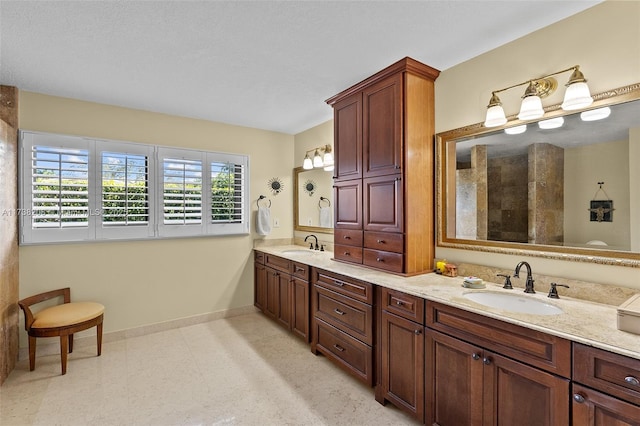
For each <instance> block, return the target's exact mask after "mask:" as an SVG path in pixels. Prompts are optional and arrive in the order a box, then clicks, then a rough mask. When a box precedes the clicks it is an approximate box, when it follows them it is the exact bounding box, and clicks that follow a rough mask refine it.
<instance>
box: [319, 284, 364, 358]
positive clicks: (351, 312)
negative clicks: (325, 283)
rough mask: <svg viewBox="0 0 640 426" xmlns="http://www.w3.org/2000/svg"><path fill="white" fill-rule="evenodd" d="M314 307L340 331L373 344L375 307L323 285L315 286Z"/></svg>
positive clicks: (320, 316)
mask: <svg viewBox="0 0 640 426" xmlns="http://www.w3.org/2000/svg"><path fill="white" fill-rule="evenodd" d="M313 298H314V300H313V309H314V315H315V317H316V318H319V319H321V320H323V321H325V322H327V323H329V324H331V325H333V326H334V327H336V328H338V329H339V330H340V331H343V332H345V333H348V334H350V335H351V336H353V337H355V338H356V339H359V340H362V341H363V342H364V343H366V344H368V345H373V308H372V307H371V305H367V304H366V303H362V302H358V301H356V300H353V299H350V298H348V297H346V296H343V295H341V294H338V293H336V292H334V291H331V290H327V289H326V288H324V287H321V286H314V293H313Z"/></svg>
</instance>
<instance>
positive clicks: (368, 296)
mask: <svg viewBox="0 0 640 426" xmlns="http://www.w3.org/2000/svg"><path fill="white" fill-rule="evenodd" d="M312 275H313V279H312V281H313V284H315V285H318V286H321V287H324V288H326V289H329V290H331V291H335V292H336V293H339V294H342V295H344V296H348V297H351V298H353V299H356V300H358V301H360V302H364V303H366V304H369V305H373V284H371V283H365V282H362V281H359V280H356V279H354V278H349V277H345V276H343V275H340V274H336V273H333V272H329V271H325V270H324V269H317V268H314V269H313V274H312Z"/></svg>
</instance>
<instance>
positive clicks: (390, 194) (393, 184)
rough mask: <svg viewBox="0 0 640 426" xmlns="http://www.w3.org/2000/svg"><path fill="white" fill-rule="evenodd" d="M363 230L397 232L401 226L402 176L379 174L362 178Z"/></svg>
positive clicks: (401, 229)
mask: <svg viewBox="0 0 640 426" xmlns="http://www.w3.org/2000/svg"><path fill="white" fill-rule="evenodd" d="M363 185H364V188H363V191H364V211H363V214H364V218H363V220H364V230H365V231H384V232H398V233H401V232H402V231H403V226H402V223H403V221H402V211H403V210H402V206H403V199H404V197H403V193H402V178H401V177H400V176H381V177H375V178H368V179H364V180H363Z"/></svg>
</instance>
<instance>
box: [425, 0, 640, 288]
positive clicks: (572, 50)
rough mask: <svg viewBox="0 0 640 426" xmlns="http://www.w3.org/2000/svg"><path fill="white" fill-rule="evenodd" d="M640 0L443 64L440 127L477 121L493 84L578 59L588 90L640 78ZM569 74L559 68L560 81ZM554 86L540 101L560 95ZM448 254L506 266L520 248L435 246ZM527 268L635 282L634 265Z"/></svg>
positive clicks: (515, 103)
mask: <svg viewBox="0 0 640 426" xmlns="http://www.w3.org/2000/svg"><path fill="white" fill-rule="evenodd" d="M639 24H640V2H622V1H606V2H604V3H601V4H599V5H597V6H595V7H593V8H591V9H588V10H586V11H584V12H582V13H580V14H577V15H574V16H572V17H570V18H568V19H566V20H564V21H561V22H559V23H557V24H554V25H551V26H549V27H546V28H543V29H542V30H539V31H537V32H535V33H532V34H530V35H528V36H525V37H523V38H521V39H518V40H516V41H514V42H512V43H509V44H506V45H504V46H501V47H499V48H497V49H495V50H493V51H491V52H488V53H486V54H483V55H480V56H478V57H476V58H473V59H471V60H469V61H467V62H464V63H462V64H460V65H457V66H455V67H452V68H450V69H447V70H444V71H443V72H442V73H441V74H440V77H439V78H438V79H437V80H436V129H437V131H438V132H442V131H446V130H450V129H454V128H457V127H462V126H464V125H468V124H472V123H478V122H482V121H483V120H484V114H485V111H486V105H487V103H488V101H489V98H490V96H491V91H492V90H498V89H501V88H504V87H507V86H510V85H512V84H515V83H518V82H521V81H525V80H527V79H530V78H535V77H537V76H540V75H544V74H547V73H550V72H554V71H558V70H561V69H564V68H567V67H570V66H573V65H580V68H581V70H582V71H583V72H584V74H585V76H586V78H587V79H588V80H589V86H590V88H591V91H592V93H598V92H602V91H604V90H606V89H610V88H615V87H620V86H625V85H628V84H631V83H637V82H640V25H639ZM568 77H569V76H568V75H566V76H565V75H564V74H563V75H560V76H559V84H560V85H563V84H564V83H566V79H568ZM522 92H524V88H523V89H522V91H520V89H513V90H510V91H507V92H506V94H505V95H504V96H503V95H502V94H501V95H500V97H501V99H502V101H503V104H504V107H505V112H506V113H507V115H510V114H515V113H517V112H518V111H517V109H518V108H519V105H520V103H519V99H518V98H519V96H521V95H522ZM563 93H564V91H563V90H558V91H557V92H556V93H555V94H554V95H552V96H551V97H550V98H547V99H546V100H545V101H544V104H545V105H548V104H555V103H559V102H561V101H562V96H563ZM436 254H437V256H439V257H445V258H446V259H448V260H449V261H454V262H456V261H457V262H462V261H465V262H472V263H478V264H486V265H491V266H496V267H503V268H512V267H514V266H515V265H516V263H517V262H518V261H519V260H522V259H521V257H520V256H507V255H496V254H488V253H480V252H473V251H467V250H457V249H444V248H438V249H437V250H436ZM529 261H530V263H531V265H532V267H533V271H534V273H535V272H539V273H545V274H547V275H555V276H560V277H568V278H574V279H581V280H586V281H592V282H599V283H605V284H616V285H624V286H630V287H637V288H640V270H639V269H637V268H626V267H616V266H603V265H596V264H589V263H573V262H563V261H556V260H545V259H542V258H532V259H529Z"/></svg>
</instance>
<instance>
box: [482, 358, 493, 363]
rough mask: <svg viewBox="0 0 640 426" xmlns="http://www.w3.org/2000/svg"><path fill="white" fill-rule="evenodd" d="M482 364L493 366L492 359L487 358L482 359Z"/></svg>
mask: <svg viewBox="0 0 640 426" xmlns="http://www.w3.org/2000/svg"><path fill="white" fill-rule="evenodd" d="M482 362H484V365H489V364H491V359H489V358H486V357H485V358H483V359H482Z"/></svg>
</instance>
